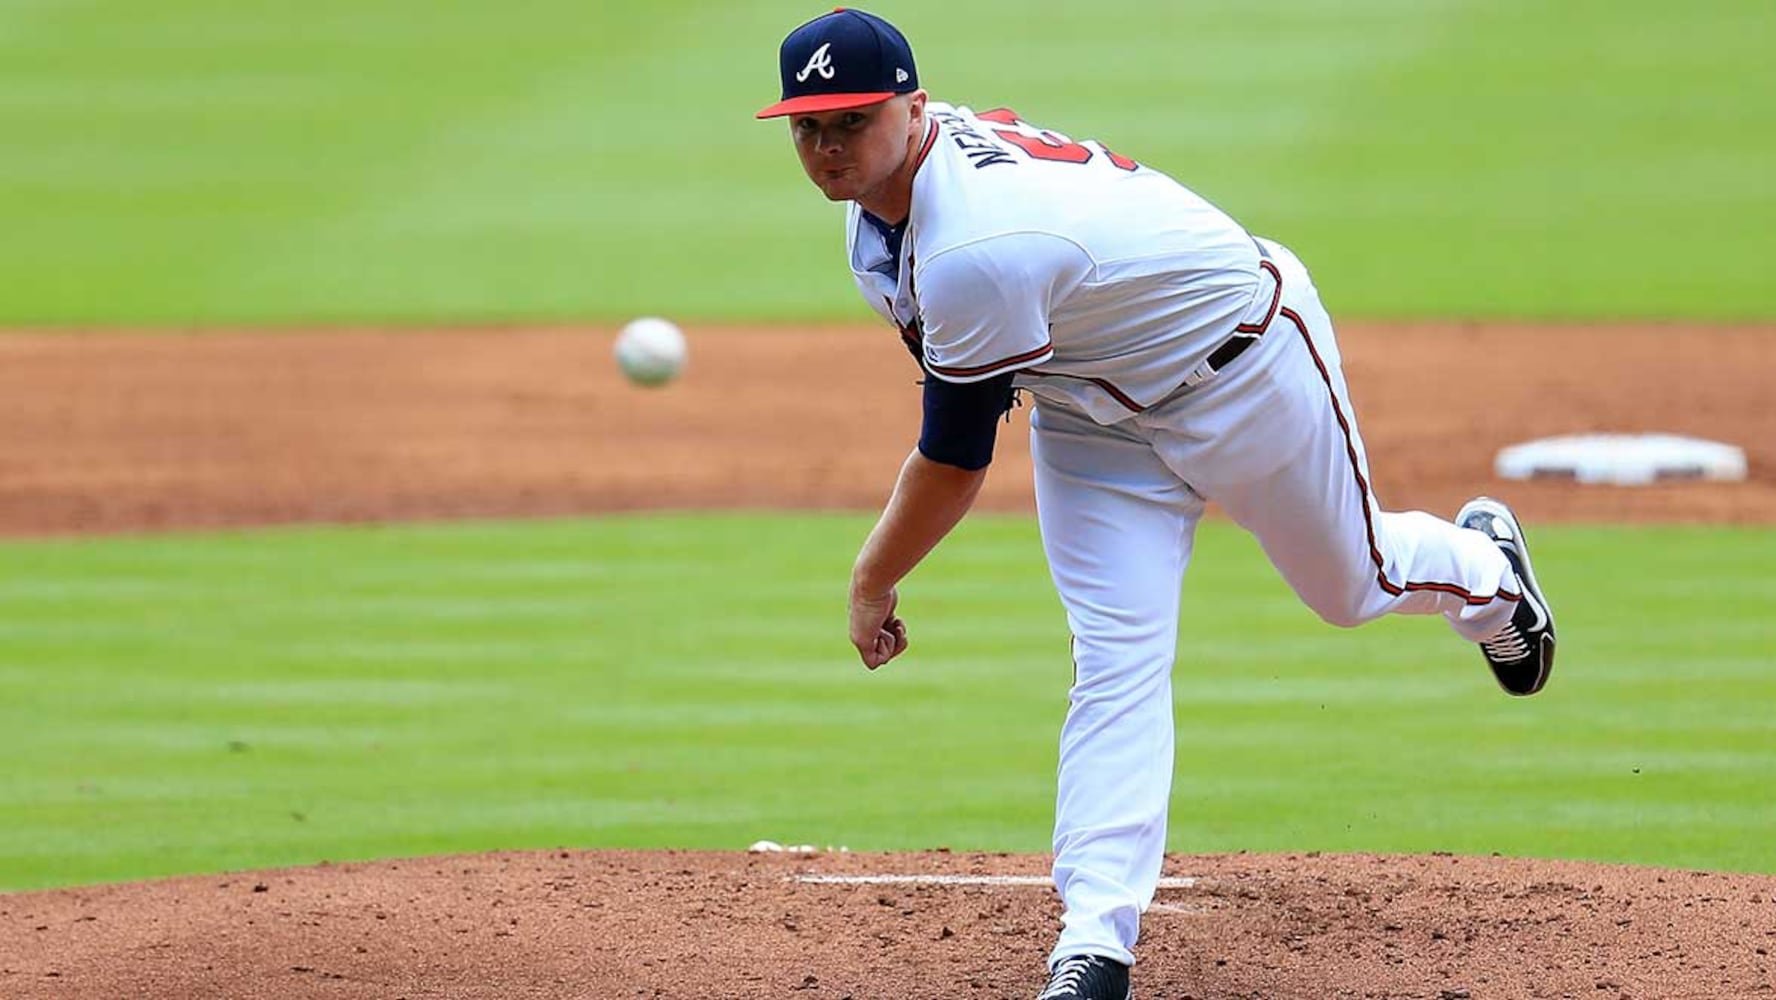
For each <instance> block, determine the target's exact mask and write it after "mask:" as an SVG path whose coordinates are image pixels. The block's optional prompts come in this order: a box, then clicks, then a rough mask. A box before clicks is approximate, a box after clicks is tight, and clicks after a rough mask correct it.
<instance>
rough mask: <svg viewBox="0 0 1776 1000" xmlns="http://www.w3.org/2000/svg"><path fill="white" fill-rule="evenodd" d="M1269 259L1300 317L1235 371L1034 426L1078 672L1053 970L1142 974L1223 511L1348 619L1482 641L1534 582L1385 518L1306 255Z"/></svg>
mask: <svg viewBox="0 0 1776 1000" xmlns="http://www.w3.org/2000/svg"><path fill="white" fill-rule="evenodd" d="M1264 246H1265V248H1266V249H1267V250H1268V251H1269V252H1270V254H1271V257H1272V259H1273V261H1274V262H1275V263H1276V264H1277V266H1278V268H1279V270H1280V271H1281V274H1282V282H1283V294H1282V307H1281V309H1280V310H1279V313H1278V315H1277V316H1276V317H1275V319H1274V320H1273V321H1272V322H1271V324H1270V326H1269V328H1268V330H1267V332H1266V333H1265V335H1264V337H1263V338H1262V339H1261V340H1260V341H1259V342H1258V343H1257V344H1255V345H1253V346H1252V347H1251V348H1249V349H1248V350H1247V351H1246V352H1245V353H1244V354H1243V355H1242V356H1241V357H1239V358H1237V359H1236V360H1235V361H1234V362H1233V363H1231V364H1229V365H1228V367H1227V370H1226V371H1225V372H1222V373H1219V374H1217V375H1215V376H1213V377H1212V378H1211V379H1210V380H1209V381H1207V382H1204V383H1202V384H1200V385H1198V386H1196V387H1194V388H1192V389H1189V390H1186V391H1184V392H1182V393H1180V394H1178V395H1176V396H1174V397H1173V398H1171V399H1170V400H1168V401H1166V402H1164V403H1162V404H1160V405H1157V406H1155V407H1153V408H1152V409H1149V410H1147V411H1145V412H1143V413H1140V414H1137V415H1135V416H1133V417H1131V418H1130V419H1128V420H1126V421H1123V422H1120V423H1117V424H1114V425H1110V426H1105V425H1101V424H1098V423H1096V422H1094V421H1093V420H1091V419H1090V418H1089V417H1087V416H1085V414H1084V413H1083V412H1082V411H1080V410H1077V409H1075V408H1073V407H1070V406H1067V405H1065V404H1063V403H1058V402H1055V401H1053V400H1050V399H1046V398H1039V399H1038V400H1037V403H1036V406H1035V408H1034V411H1033V413H1032V415H1031V446H1032V453H1033V457H1034V459H1035V468H1036V473H1035V476H1036V502H1037V509H1038V514H1039V518H1040V522H1041V527H1042V540H1043V547H1044V549H1045V550H1046V552H1047V556H1048V562H1049V568H1050V571H1051V572H1052V574H1053V576H1054V582H1055V586H1056V588H1057V589H1058V590H1059V591H1060V597H1061V601H1062V603H1063V604H1064V605H1065V607H1066V610H1067V620H1068V624H1069V625H1070V627H1071V629H1072V633H1073V661H1074V670H1075V679H1074V683H1073V688H1072V691H1071V694H1070V705H1069V709H1068V712H1067V720H1066V723H1065V725H1064V727H1063V728H1062V731H1061V747H1060V768H1059V790H1058V794H1057V797H1056V806H1055V831H1054V854H1055V858H1054V880H1055V886H1056V888H1058V889H1059V890H1060V893H1061V898H1062V900H1063V902H1064V904H1065V913H1064V916H1063V929H1062V931H1061V935H1060V940H1059V943H1058V944H1057V945H1056V947H1055V949H1054V952H1053V954H1052V955H1051V956H1050V962H1051V963H1053V962H1058V961H1060V960H1061V959H1063V958H1066V957H1068V956H1071V955H1079V954H1097V955H1105V956H1108V957H1111V958H1115V959H1117V960H1119V961H1122V962H1125V963H1132V962H1133V961H1134V954H1133V947H1134V944H1135V941H1136V938H1137V935H1138V932H1139V922H1140V915H1141V913H1142V912H1143V911H1144V910H1145V909H1146V907H1147V905H1148V904H1149V903H1150V902H1151V901H1152V899H1153V893H1154V889H1155V887H1156V885H1157V883H1158V879H1159V872H1160V864H1161V860H1162V855H1163V853H1164V850H1165V835H1166V806H1167V802H1168V799H1169V797H1170V793H1171V784H1172V753H1173V750H1172V738H1173V736H1172V726H1173V719H1172V688H1171V670H1172V662H1173V659H1174V655H1175V652H1176V649H1177V638H1178V601H1179V588H1180V586H1181V583H1182V579H1183V576H1184V570H1185V567H1186V566H1187V565H1188V564H1189V562H1190V553H1191V545H1192V539H1193V536H1194V534H1195V530H1196V525H1197V522H1198V521H1199V520H1200V519H1201V517H1202V514H1203V507H1204V503H1205V501H1206V500H1213V501H1215V502H1216V503H1218V504H1220V505H1221V506H1222V507H1223V508H1224V509H1225V510H1226V511H1227V513H1228V514H1229V515H1230V516H1231V517H1232V518H1233V519H1234V520H1235V521H1237V522H1238V523H1239V524H1240V525H1241V526H1243V527H1244V528H1246V529H1247V530H1248V531H1250V532H1252V534H1253V535H1254V536H1256V538H1257V540H1258V542H1259V544H1260V545H1261V546H1262V548H1263V550H1264V552H1265V554H1266V555H1267V556H1268V557H1269V558H1270V560H1271V562H1272V563H1273V564H1274V565H1275V566H1276V568H1277V569H1278V570H1279V571H1280V572H1281V573H1282V575H1283V577H1284V579H1286V580H1287V581H1288V583H1289V585H1290V586H1291V587H1292V588H1294V590H1295V592H1296V593H1297V594H1298V595H1300V597H1301V599H1302V600H1303V601H1304V602H1305V603H1306V604H1307V605H1308V606H1309V607H1310V608H1312V609H1313V610H1314V611H1315V612H1317V613H1318V614H1319V615H1320V616H1321V617H1322V618H1324V619H1325V620H1326V621H1328V622H1331V623H1332V624H1334V625H1340V626H1347V627H1348V626H1355V625H1359V624H1362V623H1363V622H1367V621H1371V620H1373V619H1375V618H1378V617H1380V616H1382V615H1384V614H1389V613H1405V614H1433V613H1434V614H1441V615H1443V616H1445V617H1446V618H1447V619H1448V620H1449V622H1450V624H1451V625H1452V626H1453V627H1454V629H1455V631H1456V632H1457V633H1458V634H1460V635H1461V636H1462V637H1463V638H1465V639H1467V640H1469V641H1473V642H1478V641H1480V640H1481V639H1484V638H1487V637H1489V636H1491V635H1492V633H1493V632H1494V631H1495V630H1496V629H1497V628H1498V627H1499V626H1500V625H1502V624H1503V623H1504V622H1505V620H1506V619H1507V618H1508V617H1509V616H1510V614H1511V610H1512V604H1511V602H1510V601H1508V600H1500V599H1498V596H1497V595H1498V592H1499V588H1500V587H1501V586H1504V587H1506V588H1507V589H1510V590H1513V591H1514V590H1515V588H1516V577H1515V574H1514V573H1513V571H1512V569H1511V567H1510V563H1509V562H1508V561H1507V560H1506V559H1505V557H1504V556H1503V555H1502V554H1501V553H1500V552H1499V550H1498V549H1497V547H1496V546H1494V544H1493V543H1492V542H1491V541H1490V540H1489V539H1487V538H1486V537H1485V536H1484V535H1482V534H1480V533H1479V532H1476V531H1469V530H1466V529H1462V528H1458V527H1456V526H1455V525H1454V524H1451V523H1450V522H1448V521H1444V520H1441V519H1439V518H1437V517H1434V516H1432V515H1430V514H1426V513H1422V512H1410V513H1390V512H1387V511H1383V510H1381V508H1380V506H1379V505H1378V504H1377V502H1376V500H1375V497H1374V496H1373V495H1372V494H1371V493H1370V491H1369V488H1368V482H1369V471H1368V464H1367V460H1366V458H1365V456H1364V450H1363V442H1362V439H1361V438H1360V437H1359V436H1358V434H1357V427H1356V422H1355V417H1354V415H1353V413H1352V410H1351V405H1350V400H1349V397H1348V395H1347V393H1346V388H1345V382H1344V376H1343V373H1342V369H1341V366H1340V362H1339V353H1338V346H1337V342H1336V340H1335V339H1334V336H1333V331H1332V322H1331V319H1330V318H1329V317H1328V316H1327V315H1326V311H1325V309H1324V308H1323V307H1322V306H1321V304H1320V300H1319V293H1318V292H1317V291H1316V290H1315V289H1314V286H1313V283H1312V281H1311V279H1310V278H1309V277H1308V274H1307V271H1306V269H1305V268H1304V267H1303V266H1302V264H1301V262H1300V261H1299V260H1298V259H1297V258H1296V257H1295V255H1294V254H1292V253H1290V252H1289V251H1288V250H1287V249H1285V248H1283V247H1281V246H1279V245H1277V244H1275V243H1269V242H1266V243H1264Z"/></svg>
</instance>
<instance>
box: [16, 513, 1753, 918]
mask: <svg viewBox="0 0 1776 1000" xmlns="http://www.w3.org/2000/svg"><path fill="white" fill-rule="evenodd" d="M869 523H870V521H869V519H868V518H864V517H859V516H851V515H793V516H792V515H785V516H757V515H721V516H694V515H675V516H659V517H642V516H632V517H611V518H602V519H594V520H583V521H555V522H536V523H521V524H520V523H514V524H499V523H490V524H469V525H459V526H415V527H399V528H312V529H289V530H276V531H263V532H241V533H233V534H223V535H211V536H156V537H139V538H114V539H102V540H101V539H87V540H78V541H73V540H71V541H45V542H14V543H7V544H5V545H3V546H0V565H4V566H5V567H6V568H5V570H4V571H3V572H0V754H4V756H5V758H6V760H7V761H8V767H7V769H6V770H5V771H4V772H0V886H4V887H8V888H24V887H32V886H46V885H57V884H71V883H83V882H91V881H101V880H114V879H129V878H139V877H148V876H154V875H164V874H172V873H178V872H196V871H214V870H222V869H237V868H247V867H261V866H270V865H283V864H303V863H311V862H315V861H319V860H323V859H332V860H345V859H361V858H373V857H385V856H411V855H420V854H432V853H439V852H453V851H476V850H486V849H496V848H531V847H555V846H575V847H617V846H631V847H665V846H676V847H699V848H727V849H739V848H742V847H744V846H745V845H746V844H748V843H751V842H752V841H754V840H757V839H760V838H770V839H774V840H779V841H782V842H795V843H818V844H822V845H824V844H833V845H845V846H848V847H851V848H853V849H856V850H863V849H901V848H928V847H935V846H951V847H955V848H958V849H966V848H980V849H995V850H1015V851H1042V850H1046V849H1047V845H1048V835H1049V830H1048V824H1049V816H1050V809H1051V803H1052V796H1053V787H1052V782H1053V769H1054V754H1055V749H1054V748H1055V743H1056V736H1057V733H1058V728H1059V724H1060V721H1061V718H1062V716H1063V714H1064V712H1065V707H1066V697H1065V692H1066V686H1067V684H1068V681H1069V677H1070V672H1071V666H1070V663H1069V661H1068V657H1067V635H1066V629H1065V624H1064V619H1063V616H1062V614H1061V611H1060V607H1059V603H1058V601H1057V599H1056V597H1055V595H1054V594H1053V592H1052V590H1051V587H1050V584H1049V582H1048V579H1047V574H1046V570H1045V568H1044V566H1043V563H1042V558H1041V554H1040V546H1039V542H1038V540H1037V538H1036V532H1035V528H1034V525H1033V524H1032V523H1031V522H1030V521H1029V520H1028V519H1027V518H1021V517H1012V516H982V517H976V518H972V519H970V520H969V521H968V522H966V523H965V524H964V526H963V528H962V529H961V531H960V532H959V534H958V535H957V536H956V537H954V538H953V539H951V540H950V541H949V542H948V543H946V544H945V546H944V547H942V548H940V549H939V551H938V553H937V554H936V555H935V556H934V557H933V560H932V561H931V563H929V564H928V565H927V566H926V567H924V568H922V569H921V570H920V571H919V572H918V574H916V575H915V577H914V578H913V579H912V580H911V581H909V583H908V584H907V585H906V587H905V588H904V591H903V597H904V603H903V610H904V612H905V614H906V616H907V618H908V620H909V622H910V623H911V627H912V631H913V641H914V644H913V648H912V651H911V652H910V653H909V654H908V656H907V657H906V658H905V659H904V660H901V661H897V662H896V663H895V664H893V665H891V667H890V668H888V669H885V670H883V671H880V672H878V673H875V674H871V673H868V672H866V671H864V670H863V669H862V668H861V667H860V666H858V665H857V663H856V662H855V659H854V656H853V654H852V652H851V651H850V648H849V645H848V644H847V642H846V641H845V638H844V634H843V627H844V617H843V609H844V588H845V579H846V575H847V572H848V569H849V566H850V561H851V559H852V557H853V555H854V553H855V549H856V546H857V544H858V543H859V542H860V541H861V539H862V537H863V536H864V534H865V533H866V532H867V530H868V527H869ZM1535 543H1536V552H1537V559H1538V571H1539V574H1540V575H1541V576H1542V578H1543V582H1544V584H1545V586H1546V587H1547V588H1548V590H1549V592H1550V595H1551V598H1552V600H1553V601H1554V603H1555V607H1556V609H1557V611H1558V612H1559V614H1560V623H1561V627H1562V636H1563V640H1562V641H1563V645H1562V648H1561V654H1560V666H1559V669H1558V671H1557V673H1556V677H1555V680H1554V682H1553V683H1552V684H1551V685H1550V687H1549V689H1548V691H1547V692H1545V693H1544V694H1543V695H1541V696H1538V697H1536V698H1533V699H1527V700H1518V699H1511V698H1507V697H1506V696H1504V695H1503V694H1501V693H1500V692H1499V691H1498V690H1497V689H1496V687H1495V686H1494V684H1493V682H1492V680H1491V677H1490V675H1489V674H1488V672H1487V671H1486V669H1485V667H1484V666H1483V665H1482V663H1481V661H1480V658H1479V655H1478V652H1477V651H1476V650H1474V649H1473V648H1472V647H1470V646H1467V645H1465V644H1463V643H1461V642H1459V641H1458V640H1456V639H1455V638H1454V637H1453V636H1452V635H1450V634H1449V633H1448V632H1447V630H1446V629H1444V628H1443V626H1442V625H1441V624H1440V623H1438V622H1436V621H1434V620H1408V619H1390V620H1387V621H1383V622H1379V623H1376V624H1373V625H1371V626H1367V627H1365V628H1362V629H1358V630H1353V631H1340V630H1336V629H1333V628H1331V627H1329V626H1326V625H1324V624H1322V623H1320V622H1319V621H1318V620H1317V619H1315V618H1314V617H1313V616H1312V615H1311V614H1310V613H1309V612H1307V611H1306V610H1305V609H1303V608H1302V607H1301V606H1300V605H1299V604H1298V603H1297V602H1296V601H1295V599H1294V597H1293V596H1292V595H1291V594H1289V593H1288V592H1287V590H1286V588H1285V587H1284V586H1283V585H1282V584H1281V582H1280V581H1279V580H1278V579H1277V577H1276V575H1275V573H1274V571H1273V570H1272V569H1271V568H1270V567H1269V566H1268V564H1266V563H1265V561H1264V560H1263V558H1262V556H1261V554H1260V553H1259V552H1258V551H1257V549H1256V547H1255V546H1254V545H1253V543H1252V542H1251V541H1250V539H1249V538H1247V537H1246V536H1245V535H1244V534H1243V533H1241V532H1240V531H1238V530H1237V529H1235V528H1233V527H1231V526H1229V525H1227V524H1225V523H1221V522H1211V523H1209V524H1206V525H1205V526H1204V527H1203V530H1202V532H1201V537H1200V539H1199V545H1198V553H1199V554H1198V557H1197V560H1196V564H1195V565H1194V566H1193V567H1192V570H1191V573H1190V575H1189V579H1188V581H1187V582H1186V585H1185V588H1184V595H1183V609H1184V611H1183V629H1182V635H1183V639H1182V641H1181V648H1180V658H1179V665H1178V668H1177V671H1176V673H1175V698H1176V703H1177V717H1178V721H1179V727H1178V754H1177V779H1176V791H1175V795H1174V812H1173V821H1172V826H1171V834H1170V840H1169V844H1170V846H1171V848H1172V849H1174V850H1179V851H1229V850H1315V849H1318V850H1368V851H1424V850H1449V851H1458V852H1463V853H1475V852H1479V853H1484V852H1490V851H1500V852H1504V853H1507V854H1520V855H1530V856H1559V857H1577V858H1594V859H1603V860H1613V861H1627V862H1638V863H1646V864H1661V865H1676V866H1687V867H1698V868H1723V869H1740V870H1753V871H1776V861H1772V859H1771V856H1770V855H1769V852H1768V849H1767V841H1768V831H1769V830H1770V829H1772V828H1773V824H1776V805H1773V804H1772V799H1771V796H1770V795H1769V792H1768V789H1769V788H1771V787H1776V740H1772V738H1771V737H1772V735H1773V734H1772V727H1771V723H1770V722H1769V718H1770V716H1769V713H1768V711H1767V706H1768V705H1769V704H1770V702H1771V698H1772V695H1773V694H1776V692H1773V691H1772V687H1773V686H1776V671H1772V670H1770V669H1768V668H1769V666H1770V665H1771V661H1772V657H1773V655H1776V626H1772V625H1771V624H1769V620H1768V616H1766V615H1764V614H1763V613H1762V609H1763V608H1764V607H1765V606H1767V599H1768V593H1767V591H1768V585H1767V583H1766V582H1765V580H1764V575H1765V568H1766V567H1767V566H1768V565H1769V564H1770V561H1771V559H1772V558H1773V557H1776V533H1772V532H1769V531H1767V530H1759V529H1697V528H1663V529H1633V530H1630V529H1606V528H1570V527H1568V528H1552V527H1542V528H1537V529H1535Z"/></svg>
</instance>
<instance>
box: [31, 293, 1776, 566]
mask: <svg viewBox="0 0 1776 1000" xmlns="http://www.w3.org/2000/svg"><path fill="white" fill-rule="evenodd" d="M688 332H689V334H690V336H691V339H692V361H691V367H690V369H689V371H688V373H687V375H686V377H685V379H684V380H683V381H682V382H680V383H678V384H675V385H672V386H670V387H668V388H666V389H664V390H646V389H638V388H634V387H632V386H629V385H627V384H626V383H624V382H623V381H622V380H621V378H620V377H619V376H618V375H617V374H616V372H615V369H614V366H613V365H612V363H611V360H610V348H611V341H612V334H611V332H610V331H599V330H578V331H576V330H484V331H473V332H452V333H436V334H420V333H391V332H356V333H296V332H291V333H283V334H273V335H268V334H259V335H254V336H224V335H204V336H148V335H142V334H84V335H79V336H67V335H60V336H33V335H26V334H12V335H0V398H3V399H4V400H5V415H6V419H5V420H4V421H0V534H10V535H33V534H45V533H78V532H91V531H108V532H114V531H134V530H140V529H163V528H209V527H221V526H231V525H252V524H266V523H280V522H289V521H381V520H405V519H414V518H455V517H487V516H498V517H503V516H527V515H538V514H581V513H591V512H598V511H608V510H616V509H634V508H657V507H733V506H747V507H850V508H858V509H874V508H876V507H878V506H879V505H880V503H881V501H882V500H883V498H884V497H885V496H886V495H887V492H888V489H889V487H890V486H891V485H892V482H893V478H894V474H895V472H896V471H897V470H898V468H899V465H900V461H901V459H902V458H903V457H904V456H905V455H906V452H907V450H908V449H909V448H910V447H911V444H912V441H913V439H914V437H915V436H916V431H917V422H918V413H919V394H918V391H917V390H916V389H915V388H914V386H913V382H914V379H915V375H916V370H915V369H914V368H913V367H912V362H911V360H910V359H909V358H908V357H907V356H906V354H905V352H904V350H903V349H902V348H901V346H900V344H899V341H898V338H896V337H895V336H894V335H893V334H892V333H891V332H888V331H886V330H882V329H860V330H850V329H847V330H779V331H765V330H743V329H724V330H721V331H712V330H700V329H696V328H693V329H691V330H689V331H688ZM1340 339H1341V341H1342V343H1343V347H1344V354H1345V362H1346V370H1347V373H1348V375H1349V378H1350V382H1351V391H1352V395H1353V397H1354V400H1355V403H1356V406H1357V414H1358V419H1359V421H1360V423H1361V427H1362V430H1363V433H1364V436H1365V438H1366V439H1367V442H1368V445H1369V449H1370V458H1371V462H1372V465H1373V467H1374V473H1375V477H1374V482H1375V488H1376V491H1377V493H1378V494H1379V495H1380V497H1381V499H1382V501H1383V502H1384V503H1385V504H1387V505H1388V506H1390V507H1395V508H1413V507H1422V508H1425V509H1428V510H1435V511H1442V512H1443V513H1444V514H1446V515H1447V514H1449V513H1452V512H1453V511H1454V510H1455V508H1456V507H1457V506H1459V505H1460V504H1461V502H1462V501H1463V500H1465V499H1467V497H1469V496H1470V495H1472V494H1473V493H1475V492H1477V491H1481V490H1486V491H1499V492H1502V493H1503V494H1504V495H1506V496H1508V497H1509V498H1511V500H1512V501H1513V503H1514V504H1515V505H1516V506H1517V507H1518V508H1519V509H1520V512H1521V513H1522V514H1523V515H1524V516H1525V517H1526V518H1528V519H1530V520H1554V519H1559V520H1575V519H1581V520H1595V521H1629V520H1632V521H1648V520H1663V521H1731V522H1764V523H1768V522H1770V521H1773V520H1776V406H1772V405H1771V404H1770V399H1769V394H1770V391H1771V387H1772V386H1776V331H1772V330H1767V329H1751V328H1684V327H1676V326H1672V327H1638V328H1601V327H1555V328H1532V327H1517V328H1509V329H1502V328H1484V327H1479V326H1473V325H1466V326H1447V325H1446V326H1393V327H1371V326H1347V329H1346V330H1345V331H1344V332H1343V333H1342V334H1341V336H1340ZM1013 422H1014V425H1015V426H1013V427H1011V428H1008V429H1007V431H1008V432H1007V433H1004V434H1002V435H1001V454H1000V457H999V459H998V461H997V462H996V463H995V467H994V472H993V474H992V476H991V477H990V478H989V480H988V483H987V486H986V491H985V495H984V500H983V502H984V503H985V504H986V505H987V506H989V507H993V508H998V509H1002V510H1003V509H1011V510H1017V509H1027V508H1029V507H1030V505H1031V501H1030V495H1031V494H1030V475H1029V456H1028V447H1027V446H1028V442H1027V435H1026V434H1025V433H1023V426H1022V425H1023V423H1024V418H1023V416H1022V415H1021V414H1018V415H1014V418H1013ZM1606 430H1607V431H1669V432H1673V433H1681V434H1694V435H1699V436H1702V437H1709V438H1715V439H1719V440H1725V441H1729V442H1731V443H1734V444H1738V445H1740V446H1741V447H1744V448H1745V449H1746V450H1747V452H1748V457H1749V459H1750V463H1751V469H1752V481H1751V482H1749V483H1744V484H1736V485H1728V486H1713V485H1707V484H1697V483H1685V484H1680V485H1672V486H1661V487H1657V488H1634V489H1623V488H1614V487H1589V488H1586V487H1577V486H1574V485H1572V484H1570V483H1533V484H1520V483H1505V482H1500V481H1497V480H1494V479H1493V478H1492V473H1491V468H1492V459H1493V455H1494V454H1495V452H1496V451H1497V450H1498V449H1499V448H1500V447H1502V446H1504V445H1508V444H1512V443H1515V442H1518V441H1523V440H1527V439H1529V438H1534V437H1541V436H1546V435H1551V434H1565V433H1577V432H1586V431H1606Z"/></svg>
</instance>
